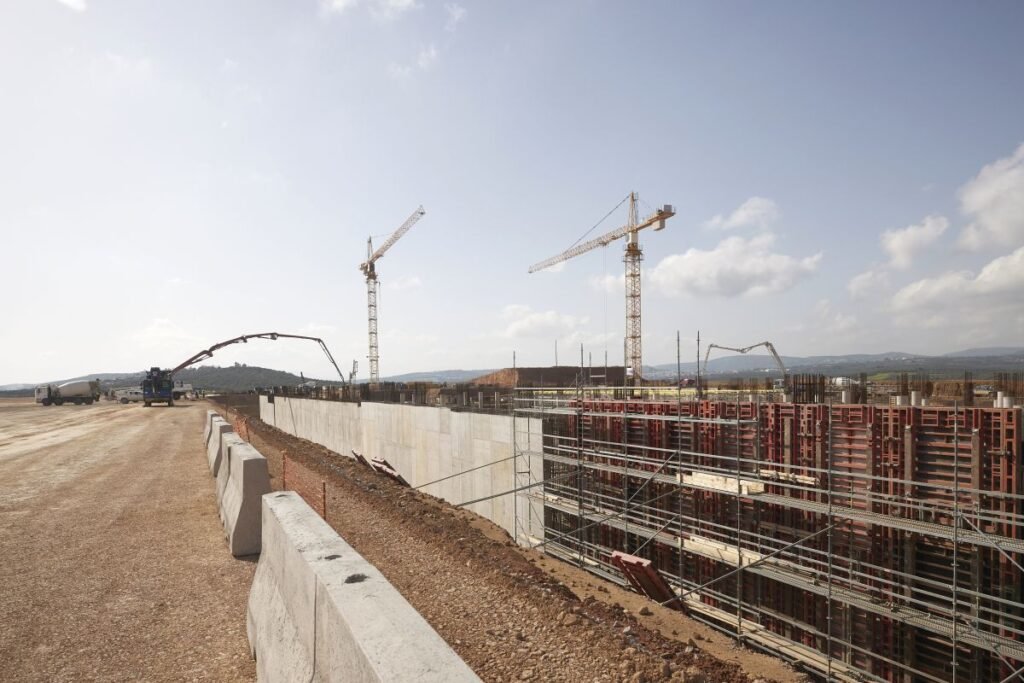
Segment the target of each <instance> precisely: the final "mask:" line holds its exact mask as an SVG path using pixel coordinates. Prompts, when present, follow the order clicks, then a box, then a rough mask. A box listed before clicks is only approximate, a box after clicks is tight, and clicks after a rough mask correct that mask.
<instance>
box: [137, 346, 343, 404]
mask: <svg viewBox="0 0 1024 683" xmlns="http://www.w3.org/2000/svg"><path fill="white" fill-rule="evenodd" d="M280 338H286V339H308V340H310V341H315V342H317V343H318V344H320V348H321V349H323V351H324V353H325V354H326V355H327V359H328V360H330V361H331V365H333V366H334V369H335V370H337V371H338V376H339V377H341V382H342V384H345V375H344V374H342V372H341V369H340V368H339V367H338V364H337V363H335V362H334V356H332V355H331V352H330V351H328V350H327V345H326V344H324V341H323V340H322V339H320V338H318V337H307V336H304V335H301V334H283V333H281V332H261V333H259V334H243V335H242V336H241V337H235V338H234V339H228V340H227V341H222V342H220V343H219V344H214V345H213V346H211V347H210V348H208V349H203V350H202V351H200V352H199V353H197V354H195V355H194V356H192V357H191V358H189V359H188V360H186V361H184V362H183V363H181V364H179V365H178V367H176V368H174V369H173V370H161V369H160V368H157V367H153V368H150V369H149V370H148V371H147V372H146V378H145V379H144V380H142V404H143V405H144V406H146V407H147V408H148V407H150V406H151V405H153V404H154V403H166V404H167V405H168V406H173V405H174V398H175V397H174V394H175V392H176V390H175V386H174V375H175V373H177V372H179V371H180V370H184V369H185V368H187V367H188V366H190V365H195V364H196V363H198V362H200V361H203V360H206V359H207V358H212V357H213V352H214V351H216V350H218V349H222V348H224V347H225V346H229V345H231V344H238V343H239V342H241V343H243V344H247V343H249V340H250V339H269V340H271V341H276V340H277V339H280ZM177 391H178V392H179V393H180V391H181V390H180V389H178V390H177Z"/></svg>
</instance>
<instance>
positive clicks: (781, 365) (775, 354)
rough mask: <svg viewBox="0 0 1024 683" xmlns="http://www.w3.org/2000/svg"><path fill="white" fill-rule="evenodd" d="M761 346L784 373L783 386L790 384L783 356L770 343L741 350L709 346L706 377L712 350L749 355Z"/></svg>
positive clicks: (752, 345)
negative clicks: (748, 353)
mask: <svg viewBox="0 0 1024 683" xmlns="http://www.w3.org/2000/svg"><path fill="white" fill-rule="evenodd" d="M759 346H763V347H765V348H766V349H768V353H770V354H771V355H772V358H774V359H775V363H776V365H778V366H779V372H781V373H782V384H783V385H784V386H785V385H786V384H788V380H789V375H788V373H787V372H786V364H785V363H783V362H782V356H780V355H779V352H778V351H776V350H775V345H774V344H772V343H771V342H770V341H763V342H758V343H756V344H751V345H750V346H744V347H743V348H741V349H734V348H733V347H731V346H720V345H719V344H708V350H707V353H705V354H704V376H705V377H707V374H708V358H709V357H710V356H711V349H722V350H723V351H735V352H736V353H747V352H749V351H751V350H753V349H756V348H757V347H759Z"/></svg>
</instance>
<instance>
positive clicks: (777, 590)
mask: <svg viewBox="0 0 1024 683" xmlns="http://www.w3.org/2000/svg"><path fill="white" fill-rule="evenodd" d="M582 407H584V408H585V410H586V411H587V412H593V413H597V414H596V415H588V416H584V419H583V420H582V422H581V423H580V425H579V434H580V435H581V438H582V439H584V440H586V439H591V440H596V441H603V442H607V448H605V449H604V450H605V451H606V453H605V454H604V455H601V454H598V453H595V452H594V449H589V450H590V452H589V453H587V454H586V455H584V457H588V458H592V459H594V460H595V461H598V462H604V461H607V462H609V463H621V457H620V456H619V455H618V454H619V453H627V454H634V455H638V456H642V457H643V458H644V459H646V460H647V461H648V464H646V465H644V464H640V463H633V464H631V465H630V469H631V470H633V469H635V470H636V475H637V476H636V477H633V476H630V480H631V481H632V482H634V484H631V485H638V484H639V481H640V478H641V477H643V476H644V474H645V472H646V471H649V470H651V469H655V468H656V467H657V464H649V463H651V462H653V463H657V462H658V461H659V460H664V459H666V458H669V457H677V458H678V459H679V462H680V464H681V466H682V468H683V469H684V471H685V468H686V467H687V466H692V467H702V468H714V469H717V470H719V471H722V472H723V473H728V472H729V471H730V470H731V469H734V468H735V467H736V461H735V457H736V456H737V455H739V456H740V457H742V458H743V459H744V462H743V463H742V464H741V465H740V469H741V470H742V471H743V473H744V476H747V474H748V473H752V474H753V476H755V477H758V478H760V479H761V481H762V482H763V483H764V485H765V491H766V493H768V494H771V495H772V496H785V497H790V498H798V499H803V500H806V501H811V502H814V503H816V504H823V503H826V502H828V500H830V499H831V500H832V501H833V503H834V504H835V505H836V506H842V507H845V508H854V509H856V510H859V511H862V512H865V513H870V514H872V515H873V517H872V518H869V520H868V521H865V520H860V519H857V520H853V519H849V518H843V517H842V515H840V516H837V517H836V518H835V519H834V520H833V521H835V522H837V526H836V527H835V529H834V530H833V532H832V534H831V536H832V550H833V553H832V558H831V560H832V565H833V571H834V572H835V577H836V579H835V580H837V581H840V582H843V581H845V580H846V579H845V578H843V577H846V576H847V575H849V574H851V573H854V574H856V578H855V582H854V584H855V586H856V589H857V590H859V591H862V592H863V593H864V595H863V597H864V598H865V599H867V600H870V601H871V602H873V603H875V604H890V603H898V602H902V601H904V600H906V599H908V598H913V599H914V600H918V601H922V602H923V603H924V604H927V600H933V601H934V602H935V604H937V605H940V604H941V603H942V602H943V601H946V602H948V600H949V597H948V595H944V594H943V593H944V591H943V589H942V587H943V586H945V587H946V588H945V592H946V593H950V594H951V590H952V588H951V587H952V557H953V555H954V553H953V548H952V542H951V541H944V540H943V539H942V538H939V537H934V536H927V535H925V536H918V535H915V534H912V533H910V532H909V531H905V530H903V529H902V528H900V527H899V525H898V524H896V521H898V520H901V519H903V520H911V521H920V522H928V523H931V524H943V525H948V524H952V523H953V517H954V516H953V512H954V510H955V508H956V507H959V508H960V510H961V511H963V510H970V511H977V512H976V513H974V512H970V513H969V514H977V515H978V519H977V522H976V523H977V524H978V526H979V527H981V528H982V529H983V530H984V531H985V532H986V533H993V534H999V535H1003V536H1008V537H1011V538H1020V537H1021V525H1020V524H1017V523H1016V521H1017V519H1019V516H1020V515H1021V512H1022V510H1021V505H1020V502H1019V501H1017V500H1016V499H1015V498H1013V497H1012V496H1017V495H1020V493H1021V489H1022V486H1021V453H1020V447H1021V446H1020V443H1021V442H1020V438H1021V435H1020V429H1021V426H1020V424H1019V421H1020V411H1016V410H1007V409H981V408H969V409H958V410H957V409H953V408H943V407H928V408H918V407H909V406H898V407H897V406H875V405H845V404H844V405H832V406H827V405H823V404H792V403H760V404H758V403H751V402H744V403H735V402H724V401H700V402H696V401H687V402H682V403H680V402H678V401H648V402H643V401H634V400H630V401H626V402H623V401H600V402H597V401H594V402H587V403H585V405H584V406H582ZM680 416H682V417H700V418H707V419H710V420H716V421H708V422H692V421H681V420H679V419H677V418H678V417H680ZM574 419H575V416H573V417H570V418H569V419H568V420H567V429H566V430H565V431H566V433H567V434H574V433H577V432H576V428H577V426H576V424H575V422H573V420H574ZM734 420H739V421H741V423H739V424H737V423H733V424H730V421H734ZM755 420H756V422H755ZM676 449H678V451H679V453H678V454H673V453H672V451H673V450H676ZM584 450H585V451H586V450H588V449H584ZM716 456H717V457H716ZM673 467H674V466H673ZM790 475H791V476H790ZM588 482H589V483H588V486H593V487H596V488H597V489H599V490H601V491H605V492H607V493H608V494H609V495H611V496H612V497H613V499H614V497H615V496H616V495H621V494H622V493H623V492H624V491H626V490H627V487H626V483H627V482H624V481H623V477H622V476H621V475H618V474H611V473H600V474H595V475H594V476H593V477H591V479H589V480H588ZM663 487H664V488H663ZM651 489H652V491H653V490H657V491H659V492H661V491H663V490H668V485H663V484H659V485H658V486H657V487H655V486H654V485H652V486H651ZM958 490H959V495H955V493H956V492H957V491H958ZM648 497H649V498H653V494H651V495H650V496H648ZM774 500H776V499H771V502H766V501H769V499H768V498H765V499H763V500H759V498H758V497H757V496H753V497H750V498H744V499H743V503H742V514H741V515H740V516H739V517H737V510H738V504H737V503H736V497H735V495H734V494H731V493H729V492H724V491H713V490H705V489H699V488H692V487H682V488H680V493H678V494H676V495H671V496H668V497H667V498H666V499H663V500H661V501H653V502H652V503H651V506H652V510H651V511H650V512H651V514H652V517H651V519H652V520H656V519H659V518H667V517H665V516H666V515H667V516H672V515H676V514H678V515H681V518H682V519H685V520H686V521H685V523H683V522H681V523H680V524H679V525H678V526H673V527H672V528H680V529H682V533H684V534H686V535H689V534H692V535H695V536H701V537H706V538H712V539H718V540H719V541H720V542H724V543H726V544H732V543H735V542H736V537H735V532H736V529H737V524H738V525H739V529H740V531H742V532H751V533H756V534H760V535H761V537H769V538H772V539H774V542H775V543H776V544H777V545H776V546H775V547H778V545H781V544H784V543H787V542H792V541H796V540H799V539H800V538H802V537H804V536H806V535H807V534H809V533H813V532H814V531H817V530H819V529H821V528H822V526H823V525H825V524H827V523H828V522H829V520H828V518H827V516H826V515H824V514H822V513H821V512H810V511H806V510H803V509H800V508H799V507H794V506H790V505H782V504H778V503H776V502H774ZM642 514H646V513H642ZM985 514H988V515H991V516H993V517H994V519H992V520H986V519H984V518H983V516H984V515H985ZM890 519H891V520H894V522H893V523H892V524H890V523H888V522H886V520H890ZM560 524H568V525H569V527H568V528H571V524H570V523H569V522H567V521H565V520H563V521H562V522H560ZM655 526H658V525H657V524H656V525H655ZM630 537H633V534H630ZM587 538H588V540H589V542H590V543H593V544H596V545H598V546H601V545H603V546H604V547H605V548H606V549H607V552H609V553H611V552H613V551H616V550H618V551H621V552H625V551H626V550H627V544H628V543H631V542H632V543H633V544H634V547H635V546H636V545H637V543H636V541H635V540H633V541H631V540H630V539H627V538H626V536H625V535H624V534H623V533H622V532H621V531H618V530H615V529H611V528H609V527H604V526H601V527H599V528H597V529H595V530H594V531H593V533H591V534H590V535H588V537H587ZM637 538H639V537H637ZM745 538H750V537H745ZM641 540H642V539H641ZM749 544H750V541H749V540H745V541H744V545H747V547H750V545H749ZM827 547H828V545H827V538H826V537H825V536H824V535H823V536H819V537H816V538H815V539H814V540H812V541H809V542H807V543H806V544H805V545H804V546H800V547H798V548H797V549H795V550H794V552H793V554H792V556H793V557H794V558H801V557H806V558H807V560H808V561H810V560H811V558H812V557H814V556H813V555H812V551H815V550H817V551H820V552H822V553H824V552H825V550H826V549H827ZM753 549H756V548H753ZM805 550H806V555H804V554H802V553H803V552H804V551H805ZM643 553H644V555H646V556H647V557H649V558H650V560H651V562H652V567H653V568H654V569H657V570H659V571H661V572H662V574H663V575H664V576H670V577H672V576H675V577H677V580H678V581H679V583H680V584H681V585H691V586H692V585H700V584H702V583H704V582H706V581H708V580H710V579H712V578H715V577H718V576H723V575H724V574H726V573H727V572H728V571H729V570H730V569H731V567H730V566H729V565H728V564H725V563H721V562H718V561H715V560H711V559H708V558H706V557H703V556H700V555H697V554H695V553H692V552H686V551H680V549H679V548H678V547H677V546H674V545H659V544H657V543H654V544H649V545H648V546H645V548H644V550H643ZM957 557H958V560H957V563H958V564H957V585H958V586H959V587H960V588H963V589H966V588H969V587H972V586H973V587H974V588H975V589H977V588H978V587H979V586H981V587H982V591H981V592H983V593H984V594H986V595H991V596H993V597H998V598H1002V599H1010V600H1013V601H1016V602H1019V601H1020V595H1021V584H1022V582H1024V577H1022V576H1021V573H1020V571H1019V570H1017V568H1016V565H1014V564H1013V563H1012V562H1010V561H1008V560H1007V558H1005V557H1004V556H1003V555H1001V554H1000V553H999V552H998V551H997V550H994V549H992V548H987V547H984V546H978V547H975V546H967V545H964V544H961V547H960V552H959V553H958V554H957ZM604 559H605V561H607V560H608V556H605V558H604ZM906 575H910V576H918V577H920V579H921V581H920V582H913V581H911V582H906V581H904V580H903V579H901V578H900V577H902V576H906ZM925 580H927V581H928V582H926V581H925ZM894 581H895V582H896V585H895V586H893V585H892V584H893V582H894ZM901 582H902V583H901ZM917 583H920V584H921V585H916V584H917ZM854 584H851V585H854ZM936 586H938V587H939V588H936ZM736 588H737V582H736V581H735V579H734V578H727V579H724V580H722V581H721V582H719V583H717V584H715V590H716V591H718V592H719V593H720V594H721V595H726V596H728V595H734V591H735V590H736ZM700 599H701V600H703V601H704V602H706V603H707V604H709V605H712V606H715V607H717V608H718V609H721V610H724V611H725V612H730V611H732V610H734V609H735V604H734V602H733V601H732V600H731V599H719V598H718V597H716V596H715V595H712V594H711V593H710V592H708V593H703V594H701V596H700ZM743 599H744V601H745V602H746V603H749V604H751V605H755V606H756V607H757V608H758V610H760V614H759V615H758V616H755V617H753V618H755V619H757V620H758V621H759V623H760V624H761V626H762V627H764V628H766V629H768V630H770V631H772V632H776V633H780V634H783V635H785V636H786V637H789V638H793V639H794V640H796V641H798V642H802V643H805V644H807V645H808V646H810V647H815V648H818V649H824V648H825V643H826V639H825V638H824V636H823V635H822V634H823V633H825V632H827V631H828V630H829V628H830V625H829V622H828V620H827V612H828V601H827V600H826V599H825V598H824V597H814V596H809V595H808V594H807V593H806V592H805V591H802V590H801V589H800V588H798V587H794V586H791V585H788V584H782V583H778V582H776V581H774V580H771V579H768V578H766V577H763V576H755V575H754V574H753V573H751V574H746V573H745V574H744V582H743ZM978 604H979V605H980V606H981V607H986V606H989V607H990V606H993V605H996V604H997V603H996V602H995V601H994V600H986V599H985V598H984V597H982V598H980V599H979V602H978ZM893 614H894V616H893V617H892V618H889V617H886V616H883V615H879V614H876V613H875V612H873V611H870V610H868V611H865V610H862V609H858V608H856V607H853V606H850V605H845V604H843V603H842V602H840V601H838V600H835V601H833V604H832V621H831V632H832V634H833V636H834V637H835V640H834V641H833V652H832V654H833V655H834V656H837V657H840V658H842V659H844V660H845V661H847V662H848V663H850V664H852V665H854V666H858V667H860V668H862V669H864V671H866V672H869V673H871V674H872V675H873V676H876V677H878V678H880V679H882V680H889V681H895V680H904V678H903V671H904V670H903V669H902V668H901V666H900V664H901V663H903V664H907V665H908V666H911V665H913V666H915V667H916V668H919V669H921V670H922V671H925V672H927V673H929V674H931V675H933V676H936V677H938V678H942V677H943V676H944V675H946V674H948V662H949V661H950V659H951V644H950V643H949V641H948V639H945V640H944V639H943V638H942V637H937V636H934V634H931V633H929V632H926V630H921V631H920V632H918V631H916V630H915V629H912V628H909V627H907V626H906V625H905V624H903V623H902V622H901V621H900V617H899V614H898V611H894V612H893ZM748 618H750V614H749V613H748ZM725 627H726V628H728V625H727V624H725ZM987 628H990V629H992V632H993V633H998V635H1001V636H1003V637H1007V638H1011V637H1013V635H1012V632H1011V631H1009V630H1008V629H1007V628H999V627H998V626H996V627H987ZM844 640H845V641H849V642H850V643H852V645H853V646H854V647H853V648H849V649H848V648H847V647H846V646H845V645H842V644H839V643H841V641H844ZM958 661H959V664H958V666H959V668H960V669H962V671H961V673H962V674H963V675H964V680H970V679H974V680H984V679H986V678H988V677H990V676H994V675H996V674H998V673H1000V672H1002V673H1003V675H1006V674H1008V673H1009V671H1003V665H1002V663H1001V662H999V661H998V660H997V659H994V655H992V654H991V653H989V652H987V651H983V650H976V649H973V648H970V647H966V646H962V647H961V652H960V657H959V658H958ZM943 666H946V667H947V669H946V670H945V673H943V671H944V670H943V669H942V667H943Z"/></svg>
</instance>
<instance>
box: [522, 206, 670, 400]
mask: <svg viewBox="0 0 1024 683" xmlns="http://www.w3.org/2000/svg"><path fill="white" fill-rule="evenodd" d="M628 199H629V218H628V219H627V221H626V224H625V225H623V226H622V227H620V228H616V229H615V230H612V231H611V232H608V233H605V234H604V235H601V236H600V237H595V238H594V239H592V240H590V241H588V242H584V243H582V244H578V245H576V246H573V247H570V248H569V249H567V250H565V251H564V252H562V253H561V254H558V255H557V256H552V257H551V258H549V259H545V260H543V261H541V262H540V263H536V264H534V265H532V266H530V271H529V272H531V273H536V272H537V271H538V270H544V269H545V268H548V267H549V266H553V265H555V264H556V263H561V262H562V261H568V260H569V259H571V258H573V257H574V256H579V255H580V254H585V253H586V252H588V251H590V250H592V249H596V248H597V247H606V246H608V245H609V244H610V243H611V242H614V241H615V240H617V239H619V238H620V237H625V238H626V250H625V253H624V255H623V259H622V260H623V262H624V263H625V266H626V338H625V355H626V358H625V363H626V367H627V368H628V370H629V371H630V373H631V374H632V376H633V382H634V383H635V384H637V385H639V384H640V382H641V379H642V374H643V347H642V341H641V323H640V310H641V297H640V264H641V263H642V262H643V250H642V249H641V248H640V239H639V232H640V231H641V230H643V229H644V228H648V227H651V226H654V230H655V231H658V230H662V229H664V227H665V220H666V219H668V218H671V217H672V216H674V215H676V212H675V208H674V207H672V206H671V205H668V204H666V205H665V206H663V207H662V208H660V209H658V210H657V211H655V212H654V213H652V214H651V215H650V216H648V217H647V218H645V219H643V220H642V221H640V220H638V218H637V209H636V200H637V195H636V192H630V193H629V198H628Z"/></svg>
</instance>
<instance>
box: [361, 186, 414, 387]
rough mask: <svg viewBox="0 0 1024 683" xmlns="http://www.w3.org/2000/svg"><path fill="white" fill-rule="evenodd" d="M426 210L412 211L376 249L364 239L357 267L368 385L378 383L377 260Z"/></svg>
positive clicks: (369, 240)
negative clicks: (363, 306) (363, 252)
mask: <svg viewBox="0 0 1024 683" xmlns="http://www.w3.org/2000/svg"><path fill="white" fill-rule="evenodd" d="M425 213H426V211H425V210H424V209H423V207H422V206H420V207H418V208H417V209H416V210H415V211H413V212H412V215H411V216H409V218H407V219H406V220H405V222H404V223H402V225H401V226H399V228H398V229H397V230H395V231H394V232H393V233H391V236H390V237H388V238H387V239H386V240H385V241H384V244H382V245H380V247H378V248H377V251H374V250H373V238H372V237H370V238H367V240H366V260H365V261H363V262H362V263H361V264H360V265H359V269H360V270H361V271H363V275H365V276H366V317H367V327H368V330H367V331H368V333H369V338H370V353H369V359H370V386H371V387H376V386H377V385H378V384H379V383H380V368H379V365H380V348H379V346H378V343H377V294H378V292H379V283H378V280H377V265H376V264H377V261H378V260H379V259H380V258H381V257H382V256H384V254H385V252H387V250H388V249H390V248H391V247H392V246H394V244H395V242H397V241H398V240H399V239H401V237H402V236H403V235H404V234H405V233H407V232H409V229H410V228H412V226H413V225H415V224H416V221H418V220H419V219H420V218H422V217H423V214H425Z"/></svg>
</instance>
